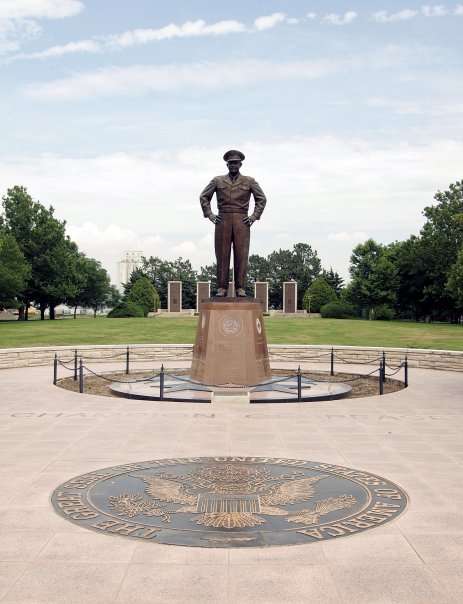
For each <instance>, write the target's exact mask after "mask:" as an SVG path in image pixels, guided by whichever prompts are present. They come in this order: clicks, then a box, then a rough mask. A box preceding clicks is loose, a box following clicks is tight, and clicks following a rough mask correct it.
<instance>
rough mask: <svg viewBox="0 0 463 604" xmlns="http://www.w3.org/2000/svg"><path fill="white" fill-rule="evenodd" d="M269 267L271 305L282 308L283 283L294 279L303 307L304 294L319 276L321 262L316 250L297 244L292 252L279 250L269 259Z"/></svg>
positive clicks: (299, 303) (306, 245) (269, 256)
mask: <svg viewBox="0 0 463 604" xmlns="http://www.w3.org/2000/svg"><path fill="white" fill-rule="evenodd" d="M267 262H268V267H269V279H268V280H269V303H270V306H273V308H281V305H282V300H283V282H284V281H290V280H291V279H294V280H295V281H297V283H298V287H297V290H298V294H297V297H298V306H299V307H301V305H302V299H303V297H304V292H305V291H306V289H307V288H308V287H309V285H310V284H311V283H312V281H313V280H314V279H315V278H316V277H318V276H319V274H320V271H321V262H320V259H319V257H318V254H317V252H316V250H313V249H312V247H311V246H310V245H309V244H307V243H296V244H295V245H294V246H293V249H292V250H282V249H280V250H278V251H275V252H272V253H271V254H269V255H268V257H267Z"/></svg>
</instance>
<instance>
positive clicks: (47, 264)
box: [2, 186, 77, 319]
mask: <svg viewBox="0 0 463 604" xmlns="http://www.w3.org/2000/svg"><path fill="white" fill-rule="evenodd" d="M3 210H4V215H3V217H2V224H3V227H4V229H5V231H6V232H7V233H9V234H11V235H12V236H13V237H14V238H15V239H16V241H17V243H18V245H19V247H20V249H21V251H22V253H23V254H24V257H25V259H26V261H27V262H28V264H29V265H30V267H31V274H30V277H29V279H28V282H27V285H26V288H25V289H24V292H23V294H22V297H21V298H22V302H23V306H24V307H25V309H26V312H25V318H26V319H27V309H28V307H29V304H30V303H31V302H32V301H33V302H35V303H36V304H38V305H39V307H40V314H41V318H42V319H43V318H44V315H45V310H46V308H47V307H48V306H49V307H50V319H53V318H54V308H55V306H56V305H57V304H59V303H60V302H63V301H64V300H65V299H66V298H67V296H70V295H73V294H74V293H75V290H74V288H73V287H72V281H73V276H74V275H75V273H74V272H73V271H74V266H75V260H76V256H77V246H76V245H75V244H74V243H73V242H71V241H70V239H69V237H67V236H66V233H65V225H66V223H65V222H64V221H59V220H58V219H56V218H55V217H54V209H53V207H51V206H50V207H49V208H45V206H43V205H42V204H41V203H39V202H36V201H33V199H32V197H31V196H30V195H29V193H28V192H27V190H26V189H25V188H24V187H20V186H15V187H13V188H11V189H8V190H7V193H6V195H5V196H4V197H3Z"/></svg>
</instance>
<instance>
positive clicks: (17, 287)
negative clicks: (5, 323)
mask: <svg viewBox="0 0 463 604" xmlns="http://www.w3.org/2000/svg"><path fill="white" fill-rule="evenodd" d="M29 276H30V266H29V264H28V263H27V261H26V259H25V258H24V254H23V253H22V252H21V250H20V249H19V246H18V244H17V243H16V239H15V238H14V237H13V236H12V235H10V234H8V233H5V232H3V231H2V230H1V229H0V308H5V307H17V306H18V305H19V302H18V298H19V297H20V296H21V295H22V293H23V291H24V289H25V288H26V283H27V279H28V278H29Z"/></svg>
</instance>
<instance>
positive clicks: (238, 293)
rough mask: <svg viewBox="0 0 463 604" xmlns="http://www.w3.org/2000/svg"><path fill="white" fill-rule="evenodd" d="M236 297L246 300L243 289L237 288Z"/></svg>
mask: <svg viewBox="0 0 463 604" xmlns="http://www.w3.org/2000/svg"><path fill="white" fill-rule="evenodd" d="M236 295H237V296H238V297H239V298H246V292H245V291H244V289H243V288H241V287H239V288H238V289H237V290H236Z"/></svg>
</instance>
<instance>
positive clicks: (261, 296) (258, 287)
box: [254, 281, 268, 312]
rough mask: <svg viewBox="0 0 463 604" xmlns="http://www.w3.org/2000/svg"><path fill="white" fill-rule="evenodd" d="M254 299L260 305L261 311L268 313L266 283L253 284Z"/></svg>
mask: <svg viewBox="0 0 463 604" xmlns="http://www.w3.org/2000/svg"><path fill="white" fill-rule="evenodd" d="M254 298H255V299H256V300H257V301H258V302H260V303H261V304H262V310H263V311H264V312H268V281H255V282H254Z"/></svg>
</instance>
